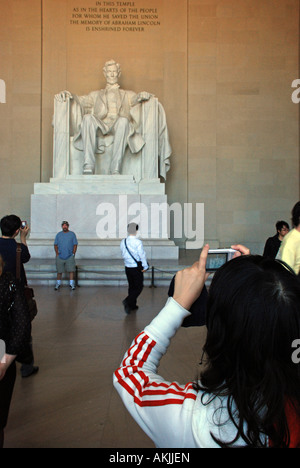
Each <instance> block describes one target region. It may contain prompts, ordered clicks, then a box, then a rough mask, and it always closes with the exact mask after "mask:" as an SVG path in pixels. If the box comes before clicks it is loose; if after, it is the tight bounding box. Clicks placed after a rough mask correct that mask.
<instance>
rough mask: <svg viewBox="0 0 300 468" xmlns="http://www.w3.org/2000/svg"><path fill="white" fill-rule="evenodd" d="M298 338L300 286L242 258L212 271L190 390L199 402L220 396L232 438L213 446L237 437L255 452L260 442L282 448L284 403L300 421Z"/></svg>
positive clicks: (285, 441)
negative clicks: (199, 362) (203, 336)
mask: <svg viewBox="0 0 300 468" xmlns="http://www.w3.org/2000/svg"><path fill="white" fill-rule="evenodd" d="M299 338H300V283H299V278H298V277H297V276H296V275H295V274H294V273H293V272H292V271H291V270H289V267H287V266H285V264H283V263H282V262H280V261H277V260H272V259H267V258H264V257H261V256H242V257H238V258H235V259H233V260H231V261H230V262H228V263H227V264H225V265H224V266H223V267H221V268H220V269H219V270H218V271H217V272H216V273H215V276H214V278H213V280H212V283H211V286H210V290H209V296H208V303H207V340H206V343H205V346H204V352H205V354H206V357H207V361H208V363H207V367H206V368H205V370H204V371H203V372H202V373H201V377H200V382H199V383H198V384H197V389H198V390H202V391H203V390H204V394H203V397H202V402H203V403H204V404H208V402H211V401H212V399H214V398H215V397H217V396H220V397H222V396H224V397H227V402H228V403H227V409H228V412H229V416H230V419H231V420H232V422H233V423H234V424H235V426H236V428H237V434H236V438H235V439H234V440H232V441H229V442H228V441H226V442H224V441H222V440H217V442H218V443H219V445H220V446H222V447H223V446H224V447H230V446H232V445H234V444H235V442H237V440H238V439H239V438H241V439H242V440H243V441H244V444H246V445H247V446H250V447H262V446H265V444H266V439H267V437H268V438H269V440H270V441H272V446H274V447H287V446H289V443H290V433H289V427H288V421H287V417H286V412H285V410H286V405H287V404H292V405H294V411H295V412H296V415H298V416H299V417H300V412H299V408H300V373H299V370H300V369H299V366H297V365H296V364H294V363H293V361H292V353H293V350H292V343H293V341H294V340H295V339H299ZM208 397H209V398H208ZM207 399H208V401H207ZM299 421H300V419H299ZM266 436H267V437H266ZM213 437H214V436H213ZM214 439H215V437H214ZM215 440H216V439H215Z"/></svg>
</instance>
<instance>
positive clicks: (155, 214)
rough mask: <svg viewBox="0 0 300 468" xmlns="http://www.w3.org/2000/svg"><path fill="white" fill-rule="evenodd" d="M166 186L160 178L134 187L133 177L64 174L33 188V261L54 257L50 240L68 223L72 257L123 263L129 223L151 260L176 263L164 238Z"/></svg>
mask: <svg viewBox="0 0 300 468" xmlns="http://www.w3.org/2000/svg"><path fill="white" fill-rule="evenodd" d="M167 206H168V205H167V196H166V195H165V186H164V184H161V183H160V180H159V179H150V180H143V181H141V182H139V183H136V182H135V180H134V178H133V177H132V176H121V175H120V176H68V177H67V178H66V179H51V180H50V183H46V184H35V187H34V194H33V195H32V197H31V232H30V238H29V239H28V246H29V249H30V253H31V256H32V258H53V256H54V247H53V243H54V238H55V235H56V234H57V232H59V231H60V230H61V223H62V221H68V222H69V224H70V230H71V231H74V232H75V233H76V235H77V238H78V242H79V245H78V250H77V254H76V257H77V258H82V259H110V258H112V259H121V252H120V241H121V239H122V238H124V237H126V236H127V225H128V223H130V222H136V223H137V224H139V226H140V229H139V231H140V237H141V238H142V240H143V243H144V246H145V250H146V253H147V256H148V258H149V259H178V257H179V248H178V247H177V246H176V245H175V244H174V242H173V241H170V240H169V238H168V218H167V215H168V212H167Z"/></svg>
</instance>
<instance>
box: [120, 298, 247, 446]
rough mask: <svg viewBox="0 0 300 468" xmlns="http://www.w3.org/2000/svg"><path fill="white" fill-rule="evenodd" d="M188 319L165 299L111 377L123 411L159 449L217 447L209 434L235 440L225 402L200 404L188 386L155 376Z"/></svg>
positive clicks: (170, 301)
mask: <svg viewBox="0 0 300 468" xmlns="http://www.w3.org/2000/svg"><path fill="white" fill-rule="evenodd" d="M188 315H189V312H188V311H187V310H185V309H184V308H183V307H181V306H180V305H179V304H178V303H177V302H176V301H175V300H174V299H173V298H169V299H168V301H167V304H166V306H165V307H164V308H163V309H162V311H161V312H160V313H159V314H158V316H157V317H155V318H154V320H153V321H152V322H151V324H150V325H148V326H147V327H146V328H145V330H144V331H143V332H142V333H140V334H139V335H138V336H137V337H136V338H135V340H134V341H133V343H132V345H131V347H130V348H129V350H128V351H127V353H126V354H125V356H124V359H123V361H122V363H121V366H120V368H119V369H117V370H116V371H115V373H114V385H115V388H116V389H117V391H118V392H119V394H120V397H121V398H122V400H123V402H124V404H125V406H126V408H127V409H128V411H129V412H130V414H131V415H132V417H133V418H134V419H135V421H136V422H137V423H138V424H139V425H140V427H141V428H142V429H143V430H144V432H145V433H146V434H147V435H148V436H149V437H150V438H151V439H152V440H153V442H154V444H155V445H156V447H159V448H198V447H203V448H205V447H207V448H209V447H219V445H217V443H216V442H215V441H214V440H213V438H212V436H211V433H213V434H214V436H215V437H216V438H217V439H220V440H222V441H226V442H229V441H232V440H233V439H234V438H235V436H236V428H235V426H234V424H233V423H232V421H231V420H229V416H228V412H227V409H226V406H227V399H226V398H223V399H220V398H215V399H213V400H212V401H211V402H210V403H209V404H204V403H203V402H202V401H201V397H202V392H197V391H196V390H195V389H194V388H193V383H192V382H189V383H187V384H186V385H179V384H178V383H177V382H168V381H166V380H164V379H163V377H161V376H159V375H158V374H157V369H158V365H159V362H160V360H161V358H162V356H163V355H164V354H165V353H166V351H167V349H168V346H169V344H170V340H171V338H172V337H173V336H174V335H175V333H176V331H177V330H178V328H179V327H180V326H181V324H182V321H183V319H184V318H185V317H187V316H188ZM207 401H208V398H207ZM220 423H221V424H220ZM237 445H238V446H243V445H244V442H243V441H242V440H238V441H237Z"/></svg>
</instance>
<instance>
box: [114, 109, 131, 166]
mask: <svg viewBox="0 0 300 468" xmlns="http://www.w3.org/2000/svg"><path fill="white" fill-rule="evenodd" d="M113 134H114V143H113V151H112V161H111V166H110V171H111V173H112V174H120V173H121V167H122V161H123V157H124V154H125V150H126V146H127V138H128V135H129V121H128V120H127V119H126V117H119V118H118V119H117V120H116V122H115V124H114V126H113Z"/></svg>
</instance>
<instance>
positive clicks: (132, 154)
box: [53, 97, 171, 182]
mask: <svg viewBox="0 0 300 468" xmlns="http://www.w3.org/2000/svg"><path fill="white" fill-rule="evenodd" d="M138 112H140V113H141V128H140V129H139V131H140V138H141V144H140V148H141V149H140V151H138V152H137V151H133V149H132V148H131V147H129V143H128V141H129V140H130V138H131V136H130V133H131V130H130V124H129V121H128V120H127V118H125V117H119V118H118V119H117V120H116V122H115V124H114V125H113V126H111V125H109V126H107V125H105V124H104V123H103V122H101V121H99V120H98V119H97V118H96V117H95V116H94V115H92V114H85V115H84V116H82V115H81V113H80V107H79V106H78V105H76V102H75V101H74V102H70V100H67V101H66V102H59V101H58V100H56V99H55V101H54V119H53V126H54V133H53V177H54V178H58V179H65V178H66V177H67V176H68V175H81V174H82V172H83V170H84V171H85V173H86V174H103V175H110V174H112V173H120V174H122V175H127V174H129V175H133V176H134V178H135V180H136V181H137V182H139V181H140V180H143V179H156V178H157V177H159V175H161V176H162V177H163V178H165V177H166V172H167V171H168V169H169V156H170V154H171V148H170V145H169V141H168V131H167V125H166V119H165V113H164V110H163V108H162V106H161V105H160V104H159V103H158V100H157V98H154V97H152V98H151V99H149V101H147V102H143V103H142V105H141V108H138ZM109 128H110V129H111V130H109ZM79 132H80V133H79ZM78 135H80V140H81V141H78ZM83 135H84V136H83ZM82 136H83V138H85V140H86V141H87V144H86V146H87V147H86V151H84V146H83V138H82ZM142 143H144V144H142Z"/></svg>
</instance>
